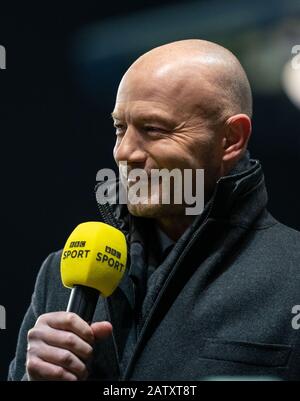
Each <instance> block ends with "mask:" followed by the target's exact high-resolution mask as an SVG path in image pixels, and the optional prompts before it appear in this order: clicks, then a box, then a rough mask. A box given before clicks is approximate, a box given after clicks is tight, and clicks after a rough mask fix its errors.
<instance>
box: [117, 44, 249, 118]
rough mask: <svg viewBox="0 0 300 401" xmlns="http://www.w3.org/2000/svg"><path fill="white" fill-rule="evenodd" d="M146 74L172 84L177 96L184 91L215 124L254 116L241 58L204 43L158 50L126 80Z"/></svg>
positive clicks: (133, 67)
mask: <svg viewBox="0 0 300 401" xmlns="http://www.w3.org/2000/svg"><path fill="white" fill-rule="evenodd" d="M132 74H143V75H144V77H145V78H146V79H148V80H150V79H152V80H160V81H161V85H165V84H166V82H167V81H168V85H171V84H173V87H174V96H180V95H181V93H182V92H184V91H185V90H186V91H188V92H189V96H190V98H191V100H192V101H194V104H196V105H198V106H199V107H198V111H199V113H203V114H204V116H205V118H211V119H212V120H213V121H218V120H220V119H221V120H225V119H227V118H228V117H231V116H233V115H236V114H239V113H243V114H246V115H247V116H248V117H250V118H251V116H252V95H251V88H250V85H249V81H248V79H247V76H246V74H245V71H244V69H243V67H242V66H241V64H240V62H239V61H238V59H237V58H236V57H235V56H234V55H233V54H232V53H231V52H230V51H229V50H227V49H225V48H224V47H222V46H220V45H217V44H215V43H212V42H208V41H205V40H198V39H192V40H182V41H178V42H173V43H169V44H166V45H163V46H160V47H157V48H155V49H153V50H151V51H149V52H147V53H145V54H144V55H142V56H141V57H140V58H138V59H137V60H136V61H135V62H134V63H133V64H132V65H131V67H130V68H129V69H128V71H127V73H126V74H125V76H124V78H125V79H126V77H127V76H128V75H132Z"/></svg>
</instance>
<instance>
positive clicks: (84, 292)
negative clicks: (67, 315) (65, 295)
mask: <svg viewBox="0 0 300 401" xmlns="http://www.w3.org/2000/svg"><path fill="white" fill-rule="evenodd" d="M98 298H99V291H98V290H95V289H94V288H90V287H85V286H83V285H75V286H74V287H73V288H72V291H71V295H70V299H69V303H68V306H67V312H74V313H76V314H77V315H79V316H80V317H81V318H82V319H83V320H85V321H86V322H87V323H89V324H91V322H92V320H93V316H94V313H95V309H96V305H97V301H98Z"/></svg>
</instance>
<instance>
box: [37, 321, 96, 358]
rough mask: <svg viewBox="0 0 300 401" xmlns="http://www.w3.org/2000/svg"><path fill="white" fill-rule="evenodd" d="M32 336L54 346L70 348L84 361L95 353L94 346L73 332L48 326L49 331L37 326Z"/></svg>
mask: <svg viewBox="0 0 300 401" xmlns="http://www.w3.org/2000/svg"><path fill="white" fill-rule="evenodd" d="M30 338H31V339H33V340H35V341H38V342H41V341H42V342H44V343H46V344H47V345H51V346H53V347H58V348H64V349H66V350H69V351H71V352H73V353H74V354H75V355H76V356H78V357H79V358H80V359H82V360H84V361H87V360H88V359H90V358H91V356H92V354H93V347H92V346H91V345H90V344H88V343H87V342H86V341H84V340H82V339H81V338H80V337H78V336H76V334H74V333H71V332H66V331H63V330H55V329H52V328H51V327H48V329H47V331H42V330H41V329H37V328H36V329H35V330H32V333H31V334H30Z"/></svg>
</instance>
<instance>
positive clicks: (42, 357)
mask: <svg viewBox="0 0 300 401" xmlns="http://www.w3.org/2000/svg"><path fill="white" fill-rule="evenodd" d="M111 332H112V325H111V324H110V323H109V322H99V323H93V324H92V325H91V326H89V325H88V323H86V322H85V321H84V320H82V319H81V318H80V317H79V316H77V315H76V314H75V313H71V312H52V313H46V314H44V315H41V316H40V317H39V318H38V320H37V322H36V324H35V326H34V327H33V328H32V329H31V330H29V332H28V348H27V361H26V369H27V374H28V379H29V380H72V381H74V380H85V379H86V378H87V376H88V370H87V367H86V364H87V362H88V361H89V360H90V359H91V357H92V353H93V347H92V346H93V344H94V342H95V340H100V339H103V338H105V337H107V336H108V335H110V334H111Z"/></svg>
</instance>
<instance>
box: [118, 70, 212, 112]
mask: <svg viewBox="0 0 300 401" xmlns="http://www.w3.org/2000/svg"><path fill="white" fill-rule="evenodd" d="M205 86H206V83H205V80H203V79H202V80H201V74H199V75H198V76H195V74H193V73H192V71H191V68H186V67H185V68H179V69H177V70H174V69H173V68H171V67H168V66H164V67H162V68H156V69H154V68H149V67H148V66H147V65H145V66H143V68H142V67H140V68H134V69H132V70H129V71H128V72H127V73H126V74H125V75H124V77H123V79H122V81H121V83H120V85H119V88H118V92H117V96H116V106H115V111H118V112H119V113H120V112H123V113H126V112H127V111H135V112H143V113H144V112H145V111H147V109H150V110H153V109H154V110H159V111H160V112H161V113H162V114H163V113H165V114H174V115H182V114H185V113H190V112H192V111H193V109H194V108H195V107H196V106H197V107H198V106H199V100H200V99H201V98H202V92H203V91H204V90H205Z"/></svg>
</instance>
